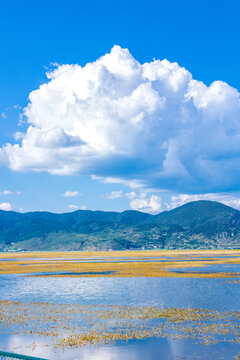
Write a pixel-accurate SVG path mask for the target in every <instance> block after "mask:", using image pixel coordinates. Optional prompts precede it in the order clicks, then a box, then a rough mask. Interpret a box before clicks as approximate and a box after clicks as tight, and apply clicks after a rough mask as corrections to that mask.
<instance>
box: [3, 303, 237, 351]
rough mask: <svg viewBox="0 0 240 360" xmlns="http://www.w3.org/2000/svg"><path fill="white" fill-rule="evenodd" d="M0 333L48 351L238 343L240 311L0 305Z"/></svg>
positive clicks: (69, 305) (143, 307)
mask: <svg viewBox="0 0 240 360" xmlns="http://www.w3.org/2000/svg"><path fill="white" fill-rule="evenodd" d="M0 333H2V334H4V333H8V334H9V333H10V334H17V335H33V336H39V337H41V338H42V337H45V339H46V341H47V342H48V345H49V346H52V348H54V347H62V348H66V347H82V346H84V345H101V344H111V343H113V342H115V341H117V340H118V341H119V340H120V341H128V340H131V339H139V340H141V339H144V338H148V337H151V338H159V337H170V338H172V339H181V338H182V339H192V340H194V342H197V343H203V344H206V345H207V344H211V343H217V342H222V341H224V342H229V343H240V312H235V311H231V312H220V311H211V310H204V309H193V308H187V309H182V308H160V307H146V306H141V307H133V306H131V307H130V306H118V305H114V306H113V305H112V306H107V305H78V304H52V303H40V302H31V303H21V302H9V301H1V302H0Z"/></svg>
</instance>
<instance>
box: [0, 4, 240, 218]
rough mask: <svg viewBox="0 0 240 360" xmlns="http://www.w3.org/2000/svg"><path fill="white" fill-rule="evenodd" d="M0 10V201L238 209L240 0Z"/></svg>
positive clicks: (67, 206) (28, 207)
mask: <svg viewBox="0 0 240 360" xmlns="http://www.w3.org/2000/svg"><path fill="white" fill-rule="evenodd" d="M0 10H1V11H0V17H1V19H0V20H1V21H0V39H1V56H0V74H1V76H0V79H1V81H0V114H1V116H0V149H1V150H0V165H1V167H0V179H1V180H0V208H2V209H5V210H10V209H13V210H17V211H34V210H49V211H56V212H64V211H72V210H75V209H81V208H84V209H85V208H87V209H92V210H96V209H100V210H114V211H122V210H125V209H130V208H131V209H139V210H142V211H148V212H152V213H157V212H160V211H162V210H166V209H169V208H172V207H174V206H178V205H181V204H183V203H184V202H187V201H191V200H198V199H200V198H203V199H211V200H219V201H222V202H225V203H226V204H229V205H230V206H234V207H236V208H239V207H240V200H239V199H240V197H239V190H240V188H239V175H240V174H239V171H240V170H238V169H240V166H239V165H240V109H239V92H238V91H239V90H240V77H239V64H240V61H239V60H240V50H239V49H240V47H239V38H240V37H239V35H240V23H239V10H240V4H239V2H238V1H233V0H230V1H228V2H226V1H204V0H203V1H201V2H193V1H181V2H180V1H172V2H168V3H167V2H166V1H151V0H150V1H119V2H112V1H101V2H99V1H92V2H82V1H73V0H69V1H67V2H66V1H45V0H42V1H41V2H40V1H35V2H33V1H27V0H25V1H22V2H19V1H8V2H2V3H1V5H0ZM114 45H118V46H117V47H115V48H114ZM111 49H113V50H111ZM124 49H128V50H124ZM106 54H110V55H106ZM100 57H103V58H102V60H100V62H99V60H97V59H99V58H100ZM154 59H156V60H157V59H160V60H164V59H167V60H168V62H163V63H162V62H156V61H155V60H154ZM154 61H155V63H154ZM175 62H176V63H177V64H176V65H174V63H175ZM144 63H146V64H147V65H146V66H143V64H144ZM57 64H58V65H57ZM73 64H78V65H79V66H78V67H76V66H75V67H74V66H73ZM86 64H88V65H87V67H84V66H85V65H86ZM67 65H69V66H67ZM80 66H81V67H82V68H83V69H84V70H83V71H82V70H81V69H82V68H80ZM54 69H55V73H52V75H51V79H48V78H47V77H46V72H51V71H54ZM63 72H64V74H63ZM192 79H194V80H196V81H195V82H194V81H193V80H192ZM218 81H221V82H218ZM50 83H52V85H50V86H49V85H47V84H50ZM212 83H213V85H211V84H212ZM43 84H45V85H44V86H43V87H41V88H40V86H41V85H43ZM84 84H85V85H84ZM90 85H91V86H90ZM84 87H85V88H84ZM39 88H40V90H39V91H38V92H37V93H36V92H35V93H33V91H34V90H37V89H39ZM66 89H67V90H66ZM83 89H85V90H84V91H85V93H84V91H83ZM86 89H87V90H86ZM83 93H84V94H83ZM30 94H32V95H31V96H32V97H31V96H30ZM86 94H88V95H86ZM29 96H30V100H29ZM87 96H88V97H89V99H87ZM63 104H64V105H63ZM26 107H27V109H28V110H24V109H26ZM63 107H64V109H63ZM14 134H15V135H14ZM6 144H9V145H6ZM16 144H18V145H16ZM17 146H18V147H17ZM64 194H65V195H66V194H67V195H68V196H64Z"/></svg>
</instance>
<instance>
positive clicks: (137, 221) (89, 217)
mask: <svg viewBox="0 0 240 360" xmlns="http://www.w3.org/2000/svg"><path fill="white" fill-rule="evenodd" d="M177 248H181V249H184V248H188V249H196V248H201V249H204V248H240V212H239V211H238V210H235V209H233V208H231V207H229V206H226V205H223V204H221V203H218V202H213V201H195V202H190V203H187V204H185V205H183V206H180V207H178V208H176V209H173V210H170V211H165V212H163V213H160V214H158V215H150V214H145V213H142V212H139V211H124V212H122V213H117V212H104V211H89V210H79V211H75V212H71V213H64V214H53V213H49V212H31V213H24V214H21V213H16V212H12V211H0V250H16V249H19V250H20V249H21V250H34V251H39V250H109V249H112V250H125V249H177Z"/></svg>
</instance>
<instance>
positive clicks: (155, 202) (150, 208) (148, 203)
mask: <svg viewBox="0 0 240 360" xmlns="http://www.w3.org/2000/svg"><path fill="white" fill-rule="evenodd" d="M129 206H130V208H131V209H132V210H138V211H143V212H147V213H151V214H157V213H160V212H161V211H163V210H165V207H166V205H165V204H164V203H163V201H162V199H161V197H160V196H157V195H152V196H150V197H149V198H147V197H145V196H140V197H139V198H134V199H132V200H131V201H130V203H129Z"/></svg>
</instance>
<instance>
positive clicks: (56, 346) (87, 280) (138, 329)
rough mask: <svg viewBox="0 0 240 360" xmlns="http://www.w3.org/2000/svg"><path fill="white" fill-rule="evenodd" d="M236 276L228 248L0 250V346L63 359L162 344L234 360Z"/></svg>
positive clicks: (238, 331)
mask: <svg viewBox="0 0 240 360" xmlns="http://www.w3.org/2000/svg"><path fill="white" fill-rule="evenodd" d="M239 279H240V251H237V250H236V251H231V250H211V251H124V252H123V251H122V252H110V251H108V252H71V253H63V252H51V253H50V252H48V253H12V254H8V253H1V254H0V288H1V289H2V291H1V294H0V332H1V334H2V335H1V338H2V340H0V345H1V347H2V348H4V349H5V350H10V351H16V352H18V351H19V352H21V353H25V354H32V353H34V354H36V356H37V355H38V356H39V355H41V356H42V357H46V358H48V359H68V356H69V359H70V358H71V356H73V353H72V351H74V356H75V355H76V354H78V356H79V358H81V354H83V351H86V350H84V349H88V350H87V351H90V352H89V354H88V356H89V357H90V358H91V351H93V350H92V349H95V350H94V351H95V353H94V354H95V355H94V356H95V357H94V358H97V357H96V356H97V354H98V352H99V354H100V353H101V350H102V349H103V348H104V349H105V350H104V351H108V350H107V349H109V348H110V347H111V348H114V349H118V347H117V346H119V344H121V346H124V348H126V349H128V347H129V346H130V344H134V346H135V348H136V349H137V347H138V346H141V345H138V344H144V339H148V341H160V339H164V341H165V343H164V344H165V345H166V344H168V343H169V342H171V344H172V342H173V344H178V343H179V342H181V344H183V345H184V344H185V345H184V346H185V348H184V346H182V349H181V351H180V350H178V352H179V353H178V354H177V356H179V359H180V357H181V356H185V358H186V359H191V357H188V355H187V353H185V352H186V350H187V347H188V346H190V345H189V344H191V346H193V347H194V346H198V348H196V349H198V350H196V351H195V352H196V356H198V358H202V359H208V358H209V359H212V357H211V353H212V354H215V355H214V356H215V358H216V356H218V355H217V354H218V353H219V354H221V356H222V358H223V359H234V358H236V359H237V358H238V356H239V355H238V351H237V348H238V346H240V288H239V282H240V280H239ZM13 284H14V285H13ZM14 286H15V289H13V287H14ZM16 338H18V339H19V338H20V339H22V344H24V345H22V346H19V345H18V346H16V343H14V341H15V340H14V339H16ZM4 339H5V340H4ZM6 339H7V340H6ZM154 339H159V340H154ZM10 340H11V341H10ZM4 341H5V342H4ZM161 341H162V340H161ZM9 344H10V345H9ZM124 344H125V345H124ZM155 344H156V343H155ZM229 345H231V349H230V346H229ZM131 346H133V345H131ZM159 346H160V345H159ZM161 346H162V345H161ZM166 346H167V345H166ZM166 346H165V347H166ZM46 349H47V350H46ZM129 349H130V348H129ZM171 349H172V346H171ZM199 349H200V350H199ZM207 349H214V351H212V350H211V351H210V352H208V350H207ZM116 351H117V350H116ZM171 351H173V350H167V347H166V351H165V353H164V352H163V353H164V355H163V356H166V354H168V352H169V354H168V355H169V358H171V353H170V352H171ZM174 351H175V353H176V350H174ZM129 354H130V352H129ZM135 355H136V354H135ZM101 356H102V355H101ZM119 356H120V353H119ZM189 356H191V355H189ZM212 356H213V355H212ZM219 356H220V355H219ZM128 358H129V359H131V356H130V355H129V357H128ZM132 358H133V357H132ZM152 358H154V355H153V356H152ZM177 358H178V357H177ZM99 359H100V357H99ZM110 359H111V357H110ZM156 359H159V352H158V353H156ZM160 359H164V357H163V358H161V357H160Z"/></svg>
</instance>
